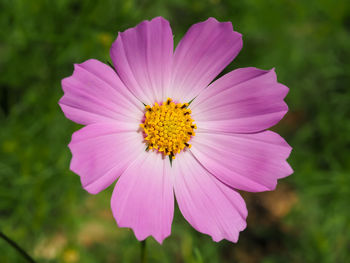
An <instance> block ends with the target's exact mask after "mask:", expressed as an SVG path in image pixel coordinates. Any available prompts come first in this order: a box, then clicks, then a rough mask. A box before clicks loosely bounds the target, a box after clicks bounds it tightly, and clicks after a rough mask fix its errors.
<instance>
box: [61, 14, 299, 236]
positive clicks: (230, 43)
mask: <svg viewBox="0 0 350 263" xmlns="http://www.w3.org/2000/svg"><path fill="white" fill-rule="evenodd" d="M241 48H242V35H241V34H239V33H237V32H235V31H233V29H232V25H231V23H230V22H224V23H221V22H218V21H217V20H216V19H214V18H209V19H208V20H206V21H204V22H201V23H198V24H195V25H193V26H192V27H191V28H190V29H189V30H188V32H187V33H186V35H185V36H184V38H183V39H182V40H181V41H180V43H179V44H178V46H177V47H176V49H175V52H174V51H173V33H172V31H171V28H170V25H169V22H168V21H166V20H165V19H164V18H161V17H157V18H154V19H153V20H151V21H144V22H142V23H141V24H139V25H138V26H136V27H135V28H130V29H128V30H126V31H125V32H123V33H119V35H118V37H117V39H116V41H115V42H114V43H113V45H112V48H111V58H112V61H113V65H114V68H115V70H114V69H113V68H112V67H110V66H108V65H106V64H104V63H101V62H100V61H97V60H93V59H91V60H88V61H85V62H84V63H81V64H76V65H75V67H74V73H73V75H72V76H70V77H68V78H65V79H63V80H62V87H63V90H64V96H63V97H62V98H61V99H60V101H59V104H60V106H61V108H62V110H63V112H64V114H65V116H66V117H67V118H68V119H70V120H72V121H74V122H76V123H79V124H83V125H86V126H85V127H84V128H82V129H81V130H79V131H77V132H75V133H74V134H73V136H72V141H71V142H70V144H69V148H70V150H71V152H72V155H73V157H72V161H71V165H70V169H71V170H72V171H73V172H75V173H77V174H78V175H79V176H80V179H81V182H82V185H83V188H84V189H85V190H87V191H88V192H89V193H92V194H97V193H99V192H100V191H102V190H104V189H105V188H106V187H108V186H109V185H111V184H112V183H113V182H115V181H116V180H117V179H118V178H119V179H118V181H117V183H116V186H115V189H114V192H113V195H112V199H111V208H112V211H113V215H114V217H115V219H116V221H117V224H118V225H119V227H129V228H132V229H133V231H134V233H135V235H136V237H137V239H139V240H143V239H145V238H146V237H148V236H153V237H154V238H155V239H156V240H157V241H158V242H159V243H162V241H163V240H164V238H166V237H167V236H169V235H170V232H171V224H172V219H173V213H174V195H175V197H176V200H177V203H178V205H179V208H180V210H181V213H182V214H183V216H184V217H185V219H186V220H187V221H188V222H189V223H190V224H191V225H192V226H193V227H194V228H195V229H196V230H198V231H199V232H202V233H205V234H208V235H210V236H211V237H212V238H213V240H214V241H220V240H222V239H227V240H230V241H232V242H237V240H238V235H239V232H240V231H242V230H243V229H244V228H245V227H246V217H247V208H246V205H245V202H244V200H243V199H242V197H241V196H240V194H239V193H238V192H237V190H244V191H249V192H260V191H268V190H273V189H275V187H276V184H277V179H279V178H283V177H286V176H288V175H290V174H291V173H292V172H293V171H292V169H291V167H290V166H289V165H288V163H287V161H286V159H287V158H288V156H289V154H290V152H291V147H290V146H289V145H288V144H287V143H286V142H285V140H284V139H283V138H281V137H280V136H279V135H278V134H276V133H274V132H272V131H267V130H266V129H268V128H270V127H271V126H273V125H275V124H276V123H278V122H279V121H280V120H281V119H282V118H283V116H284V115H285V114H286V112H287V111H288V107H287V105H286V103H285V102H284V101H283V99H284V98H285V96H286V95H287V93H288V88H287V87H286V86H284V85H282V84H280V83H278V82H277V78H276V74H275V71H274V70H273V69H272V70H268V71H265V70H261V69H257V68H252V67H250V68H241V69H237V70H234V71H232V72H230V73H228V74H226V75H224V76H223V77H221V78H219V79H217V80H214V79H215V77H216V76H217V75H218V74H219V73H220V72H221V71H222V70H223V69H224V68H225V67H226V66H227V65H228V64H229V63H230V62H231V61H232V60H233V59H234V58H235V57H236V56H237V54H238V53H239V51H240V50H241ZM189 103H190V105H189Z"/></svg>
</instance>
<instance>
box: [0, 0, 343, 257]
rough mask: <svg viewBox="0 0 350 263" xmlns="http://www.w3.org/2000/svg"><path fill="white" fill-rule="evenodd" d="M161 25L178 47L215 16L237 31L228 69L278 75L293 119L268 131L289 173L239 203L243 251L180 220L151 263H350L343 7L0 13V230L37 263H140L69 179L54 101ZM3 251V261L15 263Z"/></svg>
mask: <svg viewBox="0 0 350 263" xmlns="http://www.w3.org/2000/svg"><path fill="white" fill-rule="evenodd" d="M159 15H161V16H164V17H165V18H167V19H168V20H169V21H170V23H171V25H172V28H173V33H174V35H175V42H178V41H179V40H180V39H181V37H182V36H183V35H184V33H185V32H186V30H187V29H188V27H189V26H190V25H192V24H193V23H196V22H199V21H203V20H205V19H207V18H208V17H209V16H213V17H216V18H217V19H218V20H221V21H231V22H232V23H233V25H234V28H235V30H237V31H239V32H241V33H242V34H243V40H244V47H243V50H242V51H241V53H240V55H239V56H238V57H237V59H236V60H235V61H234V62H233V63H232V64H231V65H230V66H229V67H228V68H227V69H226V70H225V72H228V71H230V70H232V69H235V68H238V67H246V66H255V67H260V68H263V69H270V68H272V67H275V68H276V71H277V74H278V78H279V81H280V82H282V83H284V84H286V85H287V86H288V87H289V88H290V93H289V95H288V97H287V103H288V105H289V107H290V112H289V113H288V114H287V116H286V117H285V118H284V120H283V121H282V122H281V123H280V124H279V125H277V126H276V127H274V130H277V131H278V132H279V133H280V134H281V135H282V136H284V137H285V138H286V139H287V141H288V142H289V143H290V144H291V145H292V146H293V148H294V150H293V152H292V155H291V157H290V159H289V160H290V163H291V165H292V167H293V168H294V170H295V173H294V174H293V175H292V176H291V177H290V178H287V179H284V180H282V181H281V182H280V184H279V186H278V188H277V190H276V191H275V192H271V193H260V194H249V193H244V197H245V199H246V200H247V205H248V209H249V216H248V227H247V229H246V230H245V231H244V232H242V233H241V236H240V240H239V243H238V244H231V243H229V242H226V241H223V242H221V243H219V244H217V243H214V242H212V241H211V239H210V238H209V237H207V236H204V235H202V234H199V233H197V232H196V231H194V230H193V229H192V228H191V227H190V226H189V225H188V224H187V223H186V222H185V220H184V219H183V218H182V216H181V215H180V213H179V212H178V211H177V212H176V214H175V218H174V224H173V228H172V235H171V236H170V237H169V238H168V239H166V240H165V241H164V244H163V246H160V245H158V244H157V243H156V242H155V241H154V240H153V239H149V241H148V248H147V249H148V257H149V260H150V262H247V263H250V262H265V263H277V262H348V261H350V249H349V248H350V247H349V244H350V209H349V200H350V151H349V149H350V119H349V116H350V89H349V87H350V63H349V61H350V3H349V1H347V0H339V1H336V2H334V1H330V0H329V1H326V0H320V1H316V0H311V1H292V0H281V1H272V0H265V1H263V0H256V1H253V0H246V1H227V0H226V1H225V0H210V1H208V0H201V1H200V0H195V1H186V0H176V1H175V0H170V1H160V0H155V1H136V0H128V1H112V0H109V1H104V2H101V1H91V0H87V1H76V0H75V1H72V0H70V1H68V0H61V1H48V0H35V1H24V0H1V1H0V28H1V30H0V89H1V90H0V124H1V126H0V127H1V129H0V229H1V231H4V232H5V233H6V234H7V235H9V236H10V237H11V238H13V239H14V240H16V241H17V242H18V243H19V244H20V245H21V246H23V247H24V248H25V249H26V250H27V251H28V252H29V253H30V254H31V255H33V256H34V257H35V258H36V259H37V260H38V262H137V261H138V258H139V243H138V242H137V241H136V239H135V238H134V236H133V234H132V232H131V231H130V230H126V229H119V228H117V227H116V224H115V222H114V220H113V218H112V216H111V212H110V211H109V200H110V195H111V190H112V189H111V188H112V187H110V188H109V189H107V190H106V191H104V192H103V193H100V194H99V195H97V196H89V195H88V194H87V193H86V192H84V191H83V190H82V189H81V186H80V182H79V177H78V176H76V175H74V174H73V173H72V172H70V171H69V160H70V152H69V150H68V148H67V144H68V142H69V141H70V136H71V134H72V132H73V131H75V130H76V129H78V128H79V127H78V126H77V125H75V124H73V123H72V122H70V121H69V120H67V119H65V118H64V116H63V114H62V112H61V111H60V109H59V107H58V105H57V101H58V100H59V98H60V97H61V96H62V90H61V87H60V80H61V79H62V78H64V77H66V76H69V75H70V74H71V73H72V71H73V66H72V64H73V63H80V62H83V61H84V60H86V59H89V58H96V59H99V60H101V61H107V60H109V48H110V45H111V43H112V42H113V40H114V39H115V38H116V36H117V32H118V31H123V30H125V29H127V28H129V27H133V26H135V25H136V24H137V23H139V22H140V21H142V20H145V19H150V18H152V17H154V16H159ZM21 260H22V259H21V258H20V257H19V256H18V254H16V253H15V252H14V251H13V249H12V248H10V247H9V246H8V245H7V244H6V243H5V242H3V241H2V240H0V262H22V261H21Z"/></svg>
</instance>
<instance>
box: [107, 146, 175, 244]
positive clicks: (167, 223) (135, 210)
mask: <svg viewBox="0 0 350 263" xmlns="http://www.w3.org/2000/svg"><path fill="white" fill-rule="evenodd" d="M161 157H162V156H161V155H159V154H157V153H155V152H146V151H144V152H143V153H142V154H141V155H140V156H139V157H138V158H137V159H136V160H135V161H134V162H133V163H132V164H131V166H130V167H129V168H128V169H127V170H126V171H125V172H124V173H123V175H122V176H121V177H120V179H119V180H118V182H117V184H116V186H115V189H114V192H113V195H112V199H111V208H112V211H113V215H114V218H115V219H116V221H117V223H118V226H119V227H130V228H132V229H133V231H134V233H135V236H136V237H137V239H138V240H144V239H145V238H146V237H148V236H153V237H154V238H155V239H156V240H157V241H158V242H159V243H162V242H163V240H164V238H166V237H167V236H169V235H170V232H171V223H172V219H173V213H174V194H173V176H172V174H171V167H170V163H169V161H168V160H164V159H162V158H161Z"/></svg>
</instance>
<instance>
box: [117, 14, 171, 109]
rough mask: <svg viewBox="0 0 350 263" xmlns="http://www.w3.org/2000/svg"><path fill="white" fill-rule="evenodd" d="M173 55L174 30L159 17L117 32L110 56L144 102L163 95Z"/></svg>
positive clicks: (132, 89) (129, 86) (155, 99)
mask: <svg viewBox="0 0 350 263" xmlns="http://www.w3.org/2000/svg"><path fill="white" fill-rule="evenodd" d="M172 57H173V34H172V31H171V28H170V25H169V22H168V21H167V20H165V19H164V18H162V17H156V18H154V19H152V20H151V21H143V22H142V23H140V24H139V25H138V26H136V27H134V28H130V29H128V30H126V31H125V32H123V33H119V35H118V37H117V39H116V41H115V42H114V43H113V45H112V48H111V58H112V61H113V64H114V66H115V68H116V70H117V72H118V75H119V76H120V78H121V79H122V80H123V82H124V83H125V85H126V86H127V87H128V88H129V89H130V91H131V92H132V93H133V94H134V95H135V96H136V97H137V98H138V99H139V100H140V101H142V102H143V103H145V104H153V103H154V102H155V101H158V102H162V101H164V100H165V99H166V95H165V93H166V90H167V89H169V83H170V74H171V66H172V59H173V58H172Z"/></svg>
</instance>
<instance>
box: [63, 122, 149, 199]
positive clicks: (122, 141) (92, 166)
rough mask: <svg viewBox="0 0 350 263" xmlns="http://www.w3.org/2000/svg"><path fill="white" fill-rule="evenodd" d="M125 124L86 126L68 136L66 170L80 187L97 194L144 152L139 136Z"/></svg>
mask: <svg viewBox="0 0 350 263" xmlns="http://www.w3.org/2000/svg"><path fill="white" fill-rule="evenodd" d="M136 129H137V127H132V126H130V125H129V124H127V123H121V122H103V123H95V124H90V125H88V126H86V127H84V128H82V129H80V130H79V131H76V132H75V133H74V134H73V136H72V141H71V142H70V144H69V148H70V150H71V152H72V160H71V164H70V168H71V170H72V171H73V172H75V173H77V174H78V175H79V176H80V179H81V182H82V185H83V188H84V189H85V190H87V191H88V192H89V193H92V194H97V193H98V192H100V191H102V190H103V189H105V188H106V187H108V186H109V185H110V184H112V183H113V182H114V181H115V180H116V179H117V178H118V177H119V176H120V175H121V174H122V173H123V172H124V170H125V169H126V168H127V167H128V166H129V165H130V164H131V163H132V162H133V160H134V159H135V158H137V156H138V155H140V154H141V153H143V152H144V151H145V145H144V144H143V143H142V139H143V137H142V134H141V133H140V132H136Z"/></svg>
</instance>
